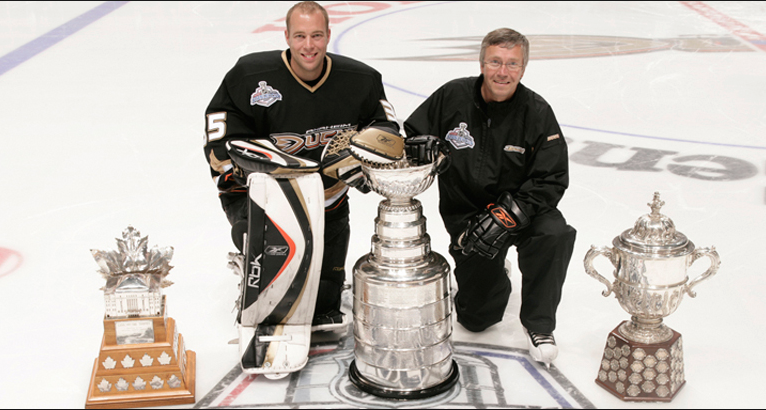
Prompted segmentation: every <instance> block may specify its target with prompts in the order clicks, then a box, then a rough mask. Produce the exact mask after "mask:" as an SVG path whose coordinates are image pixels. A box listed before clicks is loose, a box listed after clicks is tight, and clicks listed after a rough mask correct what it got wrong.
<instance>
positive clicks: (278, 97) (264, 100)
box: [250, 81, 282, 107]
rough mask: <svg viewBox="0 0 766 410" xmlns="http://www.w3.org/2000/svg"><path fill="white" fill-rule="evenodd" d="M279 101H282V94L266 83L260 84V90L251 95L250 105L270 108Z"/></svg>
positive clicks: (261, 82)
mask: <svg viewBox="0 0 766 410" xmlns="http://www.w3.org/2000/svg"><path fill="white" fill-rule="evenodd" d="M277 101H282V93H280V92H279V91H278V90H277V89H275V88H274V87H272V86H270V85H268V84H266V81H260V82H258V88H256V89H255V92H254V93H252V94H251V95H250V105H251V106H252V105H260V106H261V107H270V106H271V105H273V104H274V103H275V102H277Z"/></svg>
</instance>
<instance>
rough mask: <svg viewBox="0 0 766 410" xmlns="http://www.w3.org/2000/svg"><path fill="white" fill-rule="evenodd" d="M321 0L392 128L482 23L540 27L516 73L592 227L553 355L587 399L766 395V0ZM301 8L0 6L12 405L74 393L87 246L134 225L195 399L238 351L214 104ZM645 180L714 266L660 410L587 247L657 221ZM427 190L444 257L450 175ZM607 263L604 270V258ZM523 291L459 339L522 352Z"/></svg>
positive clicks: (3, 303) (4, 381)
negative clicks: (610, 362)
mask: <svg viewBox="0 0 766 410" xmlns="http://www.w3.org/2000/svg"><path fill="white" fill-rule="evenodd" d="M322 4H324V5H325V6H326V7H327V8H328V10H329V11H330V14H331V17H332V19H331V28H332V37H331V43H330V46H329V51H330V52H334V53H339V54H343V55H347V56H350V57H353V58H356V59H359V60H361V61H363V62H365V63H367V64H369V65H371V66H373V67H375V68H376V69H378V70H379V71H380V72H381V73H382V74H383V80H384V82H385V84H386V93H387V96H388V99H389V101H390V102H391V103H392V104H393V105H394V106H395V107H396V110H397V115H398V117H399V119H400V120H401V121H404V119H406V118H407V116H409V114H410V113H411V112H412V111H413V110H414V109H415V108H416V107H417V106H418V105H419V104H420V103H421V102H422V101H423V99H424V98H425V97H427V96H428V95H429V94H430V93H431V92H433V91H434V90H435V89H436V88H437V87H438V86H440V85H441V84H443V83H444V82H446V81H448V80H450V79H453V78H456V77H463V76H473V75H478V73H479V64H478V61H477V60H478V57H477V54H478V45H479V42H480V39H481V38H482V37H483V36H484V35H485V34H486V33H487V32H489V31H491V30H493V29H495V28H499V27H510V28H514V29H516V30H518V31H520V32H522V33H524V34H526V35H527V36H528V37H529V38H530V41H531V44H532V45H531V54H532V61H531V62H530V64H529V66H528V68H527V70H526V74H525V77H524V79H523V80H522V82H523V83H524V84H525V85H527V86H528V87H529V88H531V89H533V90H535V91H536V92H538V93H539V94H541V95H542V96H543V97H544V98H546V99H547V101H548V102H549V103H550V104H551V105H552V107H553V109H554V111H555V113H556V115H557V118H558V120H559V122H560V123H561V125H562V130H563V132H564V134H565V136H566V137H567V138H568V139H569V152H570V170H571V185H570V188H569V190H568V191H567V193H566V195H565V196H564V199H563V201H562V202H561V204H560V209H561V210H562V212H563V213H564V215H565V217H566V218H567V220H568V222H569V223H570V224H571V225H572V226H574V227H575V228H576V229H577V230H578V236H577V242H576V244H575V250H574V255H573V257H572V262H571V264H570V267H569V272H568V276H567V281H566V284H565V286H564V297H563V300H562V302H561V305H560V307H559V313H558V327H557V329H556V331H555V335H556V339H557V341H558V345H559V349H560V352H559V357H558V359H557V360H556V361H555V368H556V370H557V371H558V372H560V374H562V375H563V376H565V377H566V379H567V380H569V381H570V382H571V383H572V386H573V387H574V388H575V389H576V390H578V391H579V392H580V394H582V396H584V397H585V398H587V401H588V402H589V403H590V404H591V405H593V406H595V407H601V408H604V407H611V408H615V407H617V408H639V407H640V408H744V407H749V408H763V407H764V406H765V405H766V396H764V395H763V394H762V393H763V391H762V390H761V389H762V388H763V387H764V382H766V378H764V375H763V369H764V367H766V352H765V351H766V349H764V348H763V347H762V343H763V341H764V338H766V329H765V328H764V320H763V315H764V312H765V311H766V279H765V278H766V246H765V245H764V243H765V242H766V233H765V230H766V222H765V218H764V213H765V212H764V211H766V3H764V2H561V3H558V2H322ZM290 5H291V3H285V2H127V3H125V2H106V3H102V2H2V3H0V122H1V123H2V127H0V129H1V130H2V131H0V133H1V136H0V170H2V174H3V178H2V179H0V198H1V199H0V205H1V207H0V315H1V316H0V335H1V336H0V407H3V408H16V407H21V408H46V407H56V408H62V407H63V408H73V407H74V408H80V407H83V406H84V404H85V399H86V395H87V388H88V385H89V379H90V375H91V369H92V366H93V362H94V359H95V358H96V357H97V356H98V352H99V346H100V343H101V338H102V335H103V326H102V319H103V312H104V300H103V293H102V292H101V291H100V290H99V288H100V287H102V286H103V285H104V280H103V279H102V278H101V276H100V275H99V274H98V273H97V269H98V267H97V265H96V263H95V261H94V259H93V258H92V256H91V254H90V250H91V249H101V250H114V249H116V241H115V238H119V237H121V233H122V231H123V230H124V229H125V228H126V227H127V226H128V225H131V226H134V227H135V228H136V229H138V230H139V231H140V232H141V234H142V235H144V236H148V237H149V245H150V246H155V245H156V246H160V247H163V246H173V247H174V248H175V255H174V257H173V259H172V261H171V264H172V265H173V266H174V269H173V270H172V271H171V274H170V275H169V277H168V279H169V280H171V281H173V282H175V284H174V285H173V286H171V287H169V288H167V289H165V294H166V295H167V300H168V309H169V311H168V314H169V316H171V317H173V318H174V319H175V320H176V322H177V323H178V326H179V329H180V332H181V333H182V334H183V335H184V338H185V340H186V342H187V347H188V348H189V349H191V350H193V351H195V352H196V354H197V384H196V388H197V399H198V400H200V399H202V398H203V397H205V396H206V395H207V394H208V393H209V392H210V391H211V390H212V389H213V388H214V387H215V386H216V385H217V384H218V383H219V382H220V381H221V380H222V379H223V378H224V377H225V376H226V374H227V373H228V372H229V371H230V370H231V369H232V368H233V367H234V366H235V365H236V363H237V360H238V353H237V348H236V346H235V345H229V344H227V343H228V341H229V340H231V339H233V338H235V337H236V329H235V327H234V321H235V316H234V313H232V308H233V306H234V300H235V299H236V297H237V282H238V278H237V277H235V276H234V275H233V274H232V273H231V271H230V270H229V269H228V268H227V267H226V262H227V260H226V255H227V253H228V252H230V251H232V250H233V249H234V247H233V245H231V240H230V237H229V225H228V222H227V220H226V218H225V216H224V213H223V211H222V210H221V208H220V205H219V201H218V199H217V196H216V189H215V186H214V184H213V183H212V182H211V179H210V176H209V171H208V165H207V163H206V161H205V158H204V156H203V151H202V135H203V127H204V110H205V107H206V106H207V104H208V102H209V100H210V98H211V97H212V95H213V93H214V92H215V90H216V89H217V87H218V86H219V84H220V82H221V80H222V79H223V76H224V74H225V73H226V72H227V71H228V70H229V68H230V67H231V66H232V65H233V64H234V63H235V61H236V60H237V58H238V57H239V56H241V55H244V54H246V53H250V52H255V51H262V50H270V49H284V48H286V44H285V41H284V35H283V32H282V30H283V27H284V15H285V13H286V11H287V9H288V8H289V6H290ZM449 55H452V57H438V56H449ZM654 192H660V194H661V197H662V200H664V201H665V203H666V205H665V206H664V207H663V208H662V213H663V214H665V215H667V216H668V217H670V218H671V219H673V221H674V222H675V225H676V228H677V229H678V230H679V231H680V232H682V233H684V234H685V235H686V236H687V237H689V239H691V240H692V241H693V242H694V244H695V245H696V246H697V247H710V246H715V248H716V249H717V251H718V252H719V254H720V256H721V268H720V271H719V272H718V274H717V275H716V276H714V277H712V278H711V279H710V280H709V281H706V282H703V283H702V284H701V285H700V286H698V287H697V288H696V289H695V290H696V291H697V293H698V296H697V297H696V298H694V299H692V298H690V297H686V298H684V300H683V302H682V303H681V306H680V307H679V309H678V311H677V312H675V313H673V314H672V315H671V316H669V317H668V318H666V319H665V323H666V324H667V325H668V326H670V327H672V328H673V329H675V330H676V331H678V332H680V333H681V334H682V335H683V338H684V363H685V365H686V369H685V374H686V385H685V386H684V387H683V388H682V389H681V390H680V392H679V393H678V395H677V396H676V397H675V399H674V400H673V401H672V402H670V403H653V404H647V403H638V404H636V403H627V402H622V401H620V400H619V399H617V398H616V397H614V396H612V395H611V394H610V393H609V392H607V391H606V390H604V389H603V388H601V387H600V386H598V385H597V384H596V383H595V379H596V377H597V373H598V370H599V367H600V361H601V355H602V353H603V348H604V344H605V341H606V337H607V335H608V333H609V332H610V331H611V330H612V329H613V328H614V327H615V326H616V325H618V324H619V323H620V322H621V321H622V320H625V319H628V318H629V315H628V314H627V313H626V312H625V311H623V310H622V308H621V307H620V305H619V303H618V302H617V300H615V298H614V297H613V296H610V297H608V298H604V297H602V296H601V292H602V290H603V289H604V286H603V285H602V284H600V283H599V282H597V281H595V280H593V279H592V278H591V277H589V276H588V275H587V274H586V273H585V270H584V268H583V258H584V256H585V253H586V252H587V250H588V249H589V248H590V246H591V245H596V246H612V245H611V244H612V239H613V238H614V237H615V236H618V235H619V234H620V233H621V232H622V231H623V230H625V229H628V228H631V227H632V226H633V223H634V222H635V221H636V219H638V218H639V217H640V216H641V215H644V214H646V213H648V212H649V207H648V206H647V205H646V204H647V203H648V202H650V201H651V199H652V194H653V193H654ZM380 199H381V197H379V196H377V195H376V194H374V193H371V194H368V195H361V194H358V193H356V192H355V193H353V194H352V199H351V213H352V216H351V218H352V240H351V248H350V250H349V259H348V264H347V270H348V271H349V272H350V271H351V268H352V267H353V264H354V262H355V261H356V260H357V259H358V258H359V257H361V256H362V255H364V254H366V253H367V252H369V249H370V238H371V236H372V230H373V224H374V222H373V220H374V218H375V215H376V209H377V204H378V202H379V201H380ZM418 199H420V200H421V201H422V202H423V204H424V206H425V215H426V217H427V218H428V221H429V224H428V232H429V234H430V236H431V239H432V244H433V249H434V251H436V252H439V253H441V254H443V255H445V256H447V257H448V255H447V249H446V247H447V241H448V238H447V235H446V232H445V231H444V228H443V225H442V223H441V219H440V217H439V215H438V212H437V208H436V201H437V189H436V188H435V187H433V188H431V189H430V190H429V191H427V192H425V193H424V194H422V195H421V196H419V197H418ZM448 260H449V261H450V263H452V260H451V259H448ZM514 262H515V261H514ZM707 266H708V262H707V259H701V260H699V261H697V262H696V263H695V264H694V265H693V266H692V268H690V269H689V274H690V276H692V277H696V276H697V275H699V274H700V273H701V272H702V271H704V270H705V269H706V268H707ZM597 267H598V268H599V270H600V271H601V272H602V273H603V274H605V275H610V273H611V271H612V269H611V266H610V265H609V263H608V262H606V260H605V259H603V258H602V259H601V260H600V261H599V263H598V264H597ZM514 268H515V264H514ZM348 281H349V282H350V281H351V278H350V273H349V278H348ZM512 282H513V286H514V293H513V295H512V296H511V303H510V304H509V308H508V312H507V315H506V318H505V320H504V321H503V322H502V323H500V324H498V325H496V326H494V327H492V328H490V329H489V330H487V331H485V332H483V333H481V334H471V333H469V332H467V331H466V330H464V329H463V328H462V327H461V326H460V325H457V324H456V325H455V328H454V333H453V336H454V340H455V341H456V342H470V343H472V342H476V343H483V344H491V345H497V346H502V347H504V348H523V347H525V343H526V342H525V340H524V337H523V335H522V328H521V324H520V322H519V320H518V310H519V294H518V290H519V289H520V287H521V286H520V274H519V272H518V270H516V271H514V272H513V275H512ZM506 383H508V384H514V383H515V384H522V385H523V384H524V383H532V381H531V380H523V379H520V380H513V381H506ZM264 386H265V385H264ZM264 394H267V393H266V392H264ZM506 396H507V397H506V400H507V402H508V403H509V405H529V404H527V403H532V404H534V403H536V402H535V401H534V400H532V401H531V402H527V401H523V400H521V398H515V397H513V396H512V395H508V393H506ZM394 404H395V405H396V406H399V407H403V406H405V404H402V403H398V404H396V403H393V404H391V406H394ZM538 404H539V403H538ZM572 404H573V405H574V406H580V405H582V403H580V404H576V403H572ZM376 405H377V404H376Z"/></svg>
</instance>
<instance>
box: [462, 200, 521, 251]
mask: <svg viewBox="0 0 766 410" xmlns="http://www.w3.org/2000/svg"><path fill="white" fill-rule="evenodd" d="M527 225H529V219H528V218H527V216H526V215H525V214H524V212H523V211H522V210H521V208H519V207H518V205H516V202H515V201H514V200H513V197H512V196H511V194H510V193H508V192H503V194H502V195H500V197H499V198H498V199H497V202H496V203H492V204H489V205H487V209H486V210H484V211H483V212H481V213H480V214H478V215H476V216H475V217H474V218H473V219H472V220H471V222H469V223H468V227H467V228H466V230H465V231H463V233H462V234H461V235H460V237H459V238H458V245H459V246H461V247H462V248H463V254H464V255H468V254H470V253H471V252H476V253H478V254H479V255H481V256H483V257H485V258H488V259H494V258H495V256H496V255H497V253H498V252H500V251H501V250H503V249H505V248H508V247H509V246H511V245H513V243H514V242H515V240H516V236H517V235H518V232H519V231H520V230H521V229H523V228H525V227H526V226H527Z"/></svg>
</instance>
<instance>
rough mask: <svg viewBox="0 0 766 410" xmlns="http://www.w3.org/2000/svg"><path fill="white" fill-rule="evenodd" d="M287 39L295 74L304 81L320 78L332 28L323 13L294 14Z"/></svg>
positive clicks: (286, 35)
mask: <svg viewBox="0 0 766 410" xmlns="http://www.w3.org/2000/svg"><path fill="white" fill-rule="evenodd" d="M285 39H286V40H287V45H288V46H289V47H290V53H291V54H292V60H291V61H290V67H291V68H292V69H293V71H294V72H295V74H297V75H298V77H299V78H300V79H301V80H303V81H313V80H316V79H317V78H319V75H320V74H321V73H322V66H323V64H324V57H325V55H326V54H327V44H328V43H329V42H330V30H329V29H328V28H327V22H326V21H325V20H324V16H323V15H322V13H319V12H315V13H309V14H305V13H295V14H293V15H292V16H291V18H290V27H288V28H287V30H285Z"/></svg>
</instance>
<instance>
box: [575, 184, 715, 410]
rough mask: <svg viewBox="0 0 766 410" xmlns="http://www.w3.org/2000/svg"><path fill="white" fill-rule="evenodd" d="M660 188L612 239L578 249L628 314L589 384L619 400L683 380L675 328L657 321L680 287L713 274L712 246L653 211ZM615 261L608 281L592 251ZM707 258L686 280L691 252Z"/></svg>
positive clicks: (667, 389)
mask: <svg viewBox="0 0 766 410" xmlns="http://www.w3.org/2000/svg"><path fill="white" fill-rule="evenodd" d="M664 204H665V203H664V202H662V201H660V195H659V193H655V194H654V200H653V201H652V202H651V203H650V204H648V205H649V206H650V207H651V210H652V212H651V213H650V214H648V215H644V216H642V217H641V218H639V219H638V220H637V221H636V223H635V226H634V227H633V228H632V229H628V230H626V231H624V232H623V233H622V234H621V235H620V236H618V237H615V238H614V240H613V241H612V245H613V246H614V247H613V248H607V247H595V246H591V249H590V250H589V251H588V252H587V254H586V255H585V260H584V264H585V271H586V272H587V273H588V275H590V276H592V277H593V278H595V279H597V280H599V281H600V282H602V283H603V284H605V285H606V287H607V289H606V290H605V291H604V292H603V293H602V294H603V295H604V296H609V295H610V294H611V293H612V292H614V294H615V297H616V298H617V300H618V301H619V302H620V305H621V306H622V308H623V309H625V311H627V312H628V313H629V314H630V315H631V319H630V320H628V321H623V322H622V323H621V324H620V325H618V326H617V327H616V328H615V329H614V330H612V332H611V333H610V334H609V337H608V338H607V343H606V347H605V349H604V355H603V358H602V360H601V369H600V371H599V373H598V378H597V379H596V383H598V384H599V385H600V386H602V387H603V388H605V389H606V390H608V391H609V392H611V393H612V394H614V395H615V396H617V397H619V398H620V399H622V400H625V401H671V400H672V399H673V397H674V396H675V395H676V393H678V390H679V389H680V388H681V387H682V386H683V385H684V383H686V380H685V377H684V363H683V343H682V339H681V335H680V334H679V333H678V332H676V331H674V330H673V329H671V328H669V327H667V326H666V325H665V324H663V323H662V318H664V317H666V316H668V315H670V314H671V313H673V312H675V310H676V309H677V308H678V305H679V304H680V303H681V300H682V299H683V296H684V294H688V295H689V296H690V297H695V296H696V292H694V291H693V290H692V289H693V288H694V287H695V286H697V285H698V284H699V283H700V282H702V281H704V280H707V279H709V278H710V277H711V276H713V275H715V274H716V272H717V271H718V268H719V266H720V264H721V262H720V258H719V256H718V253H717V252H716V251H715V247H711V248H695V247H694V244H693V243H692V242H691V241H690V240H689V239H687V237H686V236H685V235H684V234H682V233H680V232H677V231H676V229H675V225H674V224H673V221H672V220H671V219H670V218H668V217H667V216H665V215H662V214H661V213H660V208H661V207H662V206H663V205H664ZM599 255H601V256H604V257H606V258H607V259H609V261H610V262H611V263H612V265H614V268H615V270H614V272H613V273H614V277H615V280H614V282H613V283H612V282H610V281H609V280H607V279H606V278H604V277H603V276H601V275H600V274H599V273H598V272H597V271H596V269H595V268H594V267H593V260H594V259H595V258H596V257H597V256H599ZM703 256H707V257H708V258H710V268H709V269H708V270H707V271H705V272H704V273H702V274H701V275H699V276H698V277H697V278H696V279H694V280H692V281H691V282H689V276H688V275H687V273H686V270H687V268H688V267H689V266H691V265H692V264H693V263H694V262H695V261H696V260H697V259H699V258H701V257H703Z"/></svg>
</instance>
